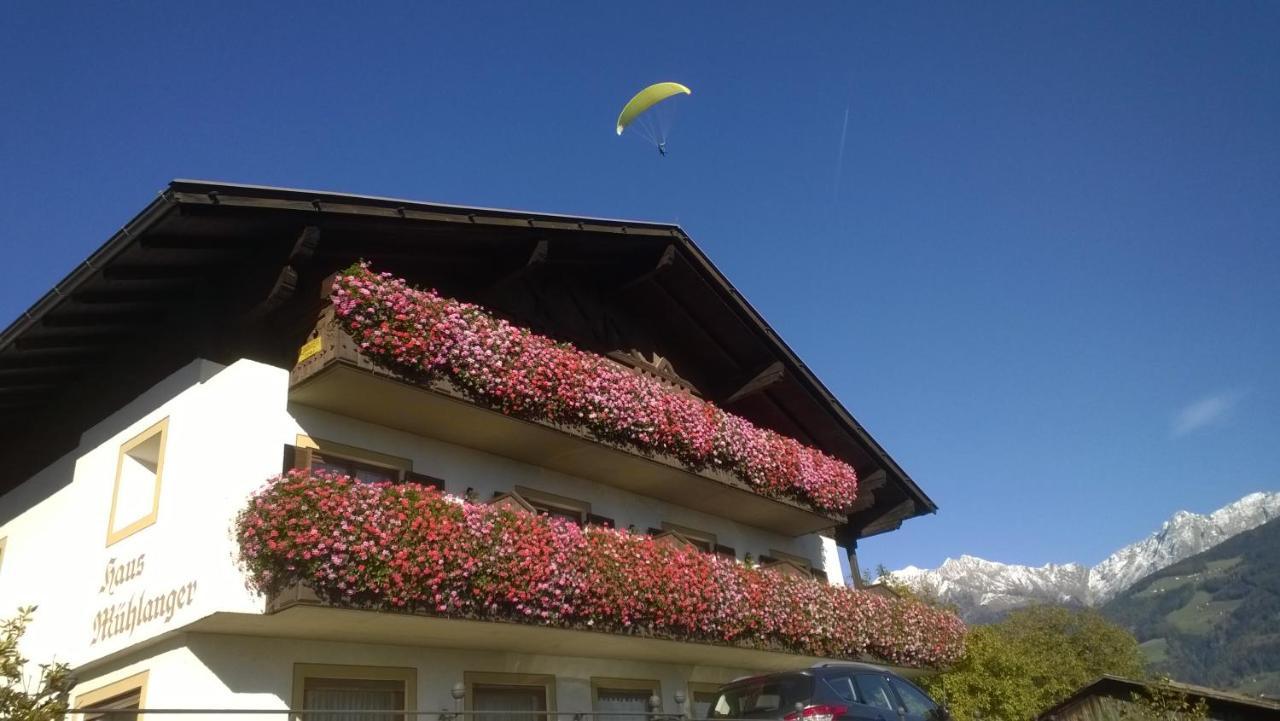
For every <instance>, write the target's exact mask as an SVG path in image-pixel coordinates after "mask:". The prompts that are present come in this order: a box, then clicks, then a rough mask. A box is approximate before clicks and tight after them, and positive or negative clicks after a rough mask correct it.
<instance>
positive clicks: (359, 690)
mask: <svg viewBox="0 0 1280 721" xmlns="http://www.w3.org/2000/svg"><path fill="white" fill-rule="evenodd" d="M417 687H418V674H417V671H415V670H414V669H411V668H395V667H387V666H334V665H328V664H313V663H299V664H294V667H293V707H294V708H296V709H307V710H309V711H326V712H330V713H324V714H315V715H314V716H313V717H312V716H308V715H307V714H303V718H302V721H406V716H405V714H403V713H385V714H373V713H369V712H370V711H403V710H406V709H414V708H416V707H417V701H416V695H417ZM333 712H337V713H333ZM343 712H345V713H343Z"/></svg>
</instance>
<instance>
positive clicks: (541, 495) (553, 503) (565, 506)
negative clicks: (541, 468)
mask: <svg viewBox="0 0 1280 721" xmlns="http://www.w3.org/2000/svg"><path fill="white" fill-rule="evenodd" d="M514 493H515V494H516V495H517V496H520V498H521V499H523V500H524V502H525V503H527V504H529V505H530V506H533V510H534V511H536V512H537V513H539V514H542V515H546V516H555V517H560V518H563V517H564V516H566V515H573V516H576V517H577V519H578V520H577V521H576V523H577V524H578V525H579V526H586V525H587V521H588V519H589V518H590V517H591V504H590V503H589V502H587V501H582V500H579V499H577V498H571V497H569V496H562V495H560V494H558V493H549V492H547V491H540V490H538V489H536V488H529V487H528V486H516V487H515V489H514ZM552 511H555V512H556V513H553V512H552ZM567 520H572V519H567Z"/></svg>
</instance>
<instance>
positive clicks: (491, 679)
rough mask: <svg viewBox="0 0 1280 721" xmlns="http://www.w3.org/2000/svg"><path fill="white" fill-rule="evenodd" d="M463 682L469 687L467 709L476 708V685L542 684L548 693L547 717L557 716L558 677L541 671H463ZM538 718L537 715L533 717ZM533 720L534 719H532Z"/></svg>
mask: <svg viewBox="0 0 1280 721" xmlns="http://www.w3.org/2000/svg"><path fill="white" fill-rule="evenodd" d="M462 683H463V685H465V686H466V687H467V696H466V701H465V703H466V706H465V709H466V710H467V711H471V710H473V709H474V708H475V693H474V689H475V685H476V684H480V685H482V686H487V685H493V686H541V687H542V688H543V689H544V692H545V693H546V695H547V718H555V712H556V677H555V676H551V675H548V674H541V673H491V672H488V671H463V672H462ZM533 718H536V715H535V716H534V717H533ZM531 721H532V719H531Z"/></svg>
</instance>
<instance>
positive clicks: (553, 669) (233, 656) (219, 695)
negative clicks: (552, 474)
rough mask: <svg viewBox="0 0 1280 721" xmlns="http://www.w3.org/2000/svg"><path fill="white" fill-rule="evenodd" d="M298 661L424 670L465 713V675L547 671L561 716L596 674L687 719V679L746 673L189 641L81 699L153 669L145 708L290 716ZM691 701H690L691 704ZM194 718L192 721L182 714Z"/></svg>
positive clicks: (432, 695)
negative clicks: (461, 694)
mask: <svg viewBox="0 0 1280 721" xmlns="http://www.w3.org/2000/svg"><path fill="white" fill-rule="evenodd" d="M295 663H308V664H339V665H347V666H392V667H405V668H413V669H416V671H417V676H418V686H417V697H418V703H417V707H418V708H419V709H422V710H427V709H430V710H457V709H458V708H460V707H458V706H456V705H455V702H454V700H453V697H452V695H451V692H452V690H453V686H454V684H455V683H458V682H459V681H462V680H463V673H464V672H466V671H483V672H498V673H519V674H546V675H551V676H555V678H556V684H555V689H556V694H555V695H556V699H555V700H556V708H555V709H554V710H556V711H564V712H578V711H582V712H589V711H591V710H592V707H591V679H592V677H605V678H627V679H643V680H650V679H653V680H657V681H658V682H659V683H660V684H661V687H662V688H661V691H662V693H661V697H662V703H663V708H662V711H663V712H665V713H680V712H681V709H680V708H679V706H678V705H677V704H676V702H675V699H674V694H675V692H676V691H677V690H682V691H685V693H686V696H687V697H691V696H692V694H689V693H688V690H687V685H688V683H689V682H691V681H693V682H704V683H723V682H725V681H728V680H730V679H733V678H736V677H739V676H743V675H746V674H747V673H748V672H747V671H745V670H743V669H731V668H721V667H711V666H687V665H679V664H659V663H650V662H641V661H615V660H609V659H598V658H580V657H572V656H541V655H530V654H515V653H496V652H491V651H459V650H453V649H441V648H420V647H409V646H386V645H372V644H353V643H336V642H325V641H304V640H296V639H282V638H257V637H247V636H231V635H212V634H187V635H184V636H183V637H182V639H181V640H180V641H179V642H175V643H174V644H168V645H166V646H163V647H160V648H156V649H151V650H148V651H146V652H143V653H140V654H138V656H137V657H135V658H129V659H125V660H123V661H122V663H120V664H118V665H117V666H116V667H115V668H113V669H111V670H110V671H107V672H104V673H102V674H101V675H99V676H96V677H94V678H91V679H82V680H81V683H80V685H79V686H78V687H77V688H76V690H75V692H74V694H73V696H74V695H79V694H80V693H84V692H86V691H90V690H92V689H94V688H98V687H101V686H105V685H107V684H109V683H112V682H114V681H117V680H119V679H121V678H126V677H128V676H130V675H133V674H136V673H138V672H139V671H141V670H143V669H146V670H147V671H148V672H149V678H148V684H147V706H149V707H151V708H157V709H172V708H186V709H287V708H289V707H290V706H291V702H292V698H293V666H294V664H295ZM686 703H687V702H686ZM182 718H184V719H190V718H192V717H191V716H183V717H182ZM236 718H237V719H244V721H248V720H249V719H256V718H261V719H263V720H264V721H266V719H274V720H275V721H285V719H284V717H283V716H279V715H277V716H270V715H265V714H264V715H262V716H260V717H257V716H237V717H236Z"/></svg>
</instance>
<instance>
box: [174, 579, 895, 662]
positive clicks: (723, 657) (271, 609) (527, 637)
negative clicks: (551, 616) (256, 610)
mask: <svg viewBox="0 0 1280 721" xmlns="http://www.w3.org/2000/svg"><path fill="white" fill-rule="evenodd" d="M190 630H192V631H198V632H204V633H225V634H237V635H247V636H270V637H275V638H298V639H313V640H322V641H340V642H350V643H371V644H391V645H397V646H404V645H410V646H422V647H429V648H449V649H459V650H471V651H495V652H503V653H528V654H535V655H553V656H571V657H577V658H608V659H621V660H632V661H646V662H652V663H672V664H687V665H706V666H719V667H724V668H741V669H747V670H750V671H756V672H761V673H766V672H772V671H786V670H792V669H795V668H801V667H804V666H808V665H812V664H816V663H821V662H825V661H831V660H832V659H825V658H820V657H817V656H805V655H800V654H794V653H785V652H782V651H768V650H761V649H753V648H743V647H738V646H732V645H728V644H708V643H687V642H681V641H672V640H668V639H662V638H645V637H642V636H624V635H619V634H609V633H599V632H595V631H581V630H573V629H561V628H552V627H547V626H531V625H526V624H520V623H512V622H506V621H481V620H467V619H454V618H438V617H433V616H428V615H425V614H407V613H387V612H382V611H372V610H365V609H355V608H342V607H340V606H335V605H332V604H327V603H324V602H322V601H320V600H319V599H317V598H316V595H315V594H314V593H313V592H312V591H311V590H310V589H308V588H306V587H305V586H302V585H295V586H293V587H291V588H289V589H287V590H286V591H284V592H281V593H279V594H276V595H274V596H271V597H269V598H268V600H267V615H254V614H242V613H218V614H214V615H212V616H209V617H206V618H204V619H202V620H201V621H199V622H198V623H197V624H196V625H195V626H194V627H192V628H191V629H190ZM902 668H904V670H905V667H902ZM910 672H913V671H908V673H910Z"/></svg>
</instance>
